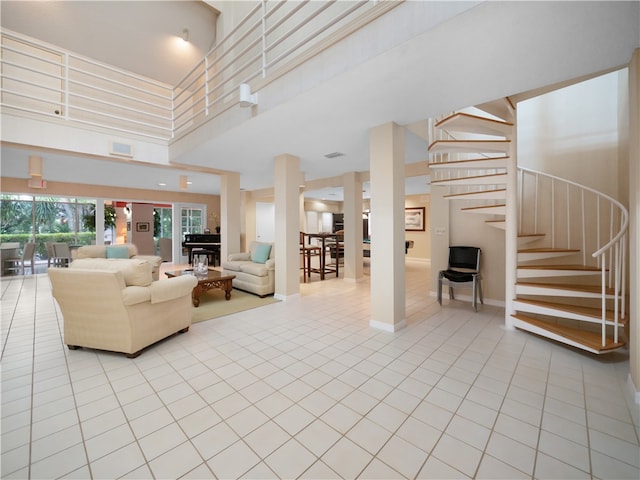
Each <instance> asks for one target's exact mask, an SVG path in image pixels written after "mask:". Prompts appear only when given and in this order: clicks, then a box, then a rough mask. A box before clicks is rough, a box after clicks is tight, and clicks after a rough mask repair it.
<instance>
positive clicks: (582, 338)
mask: <svg viewBox="0 0 640 480" xmlns="http://www.w3.org/2000/svg"><path fill="white" fill-rule="evenodd" d="M512 317H513V318H517V319H518V320H520V321H522V322H526V323H529V324H531V325H534V326H536V327H538V328H541V329H543V330H547V331H549V332H552V333H555V334H556V335H559V336H562V337H564V338H567V339H570V340H572V341H574V342H576V343H579V344H581V345H584V346H586V347H589V348H591V349H593V350H597V351H599V352H605V351H607V350H614V349H616V348H620V347H624V345H625V343H624V342H620V341H618V342H617V343H616V342H614V341H613V340H611V339H609V338H607V339H606V344H605V345H604V346H602V336H601V335H600V334H599V333H594V332H588V331H585V330H579V329H577V328H573V327H567V326H564V325H557V324H553V323H549V322H545V321H543V320H538V319H536V318H532V317H528V316H527V315H521V314H516V315H512Z"/></svg>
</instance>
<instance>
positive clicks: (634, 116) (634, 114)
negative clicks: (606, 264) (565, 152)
mask: <svg viewBox="0 0 640 480" xmlns="http://www.w3.org/2000/svg"><path fill="white" fill-rule="evenodd" d="M628 258H629V292H631V294H630V296H629V312H628V313H627V315H628V317H629V329H628V331H629V378H628V384H629V390H630V391H631V392H630V393H631V395H632V396H633V400H634V401H635V403H636V405H638V404H640V347H639V344H638V342H640V295H638V292H640V48H636V50H635V52H634V54H633V56H632V57H631V63H630V64H629V257H628Z"/></svg>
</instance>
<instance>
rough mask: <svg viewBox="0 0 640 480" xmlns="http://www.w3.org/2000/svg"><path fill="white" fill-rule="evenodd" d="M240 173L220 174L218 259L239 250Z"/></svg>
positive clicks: (222, 259) (221, 259)
mask: <svg viewBox="0 0 640 480" xmlns="http://www.w3.org/2000/svg"><path fill="white" fill-rule="evenodd" d="M240 206H241V204H240V175H239V174H238V173H226V174H224V175H221V176H220V243H221V244H222V245H221V246H220V261H221V262H222V261H224V260H225V259H226V258H227V257H228V256H229V253H237V252H241V251H242V250H240V219H241V218H242V217H241V216H240Z"/></svg>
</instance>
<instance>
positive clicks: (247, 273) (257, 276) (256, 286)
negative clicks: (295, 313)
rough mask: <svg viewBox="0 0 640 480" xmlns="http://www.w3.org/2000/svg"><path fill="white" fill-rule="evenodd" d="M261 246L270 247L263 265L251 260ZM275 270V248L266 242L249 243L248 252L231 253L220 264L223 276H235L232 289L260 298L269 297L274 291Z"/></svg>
mask: <svg viewBox="0 0 640 480" xmlns="http://www.w3.org/2000/svg"><path fill="white" fill-rule="evenodd" d="M261 245H262V246H267V245H268V246H270V247H271V250H270V251H269V257H268V259H266V261H265V262H264V263H261V262H255V261H253V260H252V258H255V256H256V253H257V250H258V248H259V246H261ZM260 248H264V247H260ZM275 268H276V260H275V248H274V245H273V243H267V242H251V244H250V245H249V251H248V252H244V253H232V254H230V255H229V257H228V259H227V261H226V262H222V272H223V273H224V275H235V276H236V278H234V279H233V288H238V289H240V290H245V291H247V292H251V293H254V294H256V295H259V296H261V297H265V296H267V295H271V294H273V293H274V292H275V291H276V288H275V287H276V280H275Z"/></svg>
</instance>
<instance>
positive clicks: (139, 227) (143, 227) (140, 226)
mask: <svg viewBox="0 0 640 480" xmlns="http://www.w3.org/2000/svg"><path fill="white" fill-rule="evenodd" d="M148 231H149V222H138V223H136V232H148Z"/></svg>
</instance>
